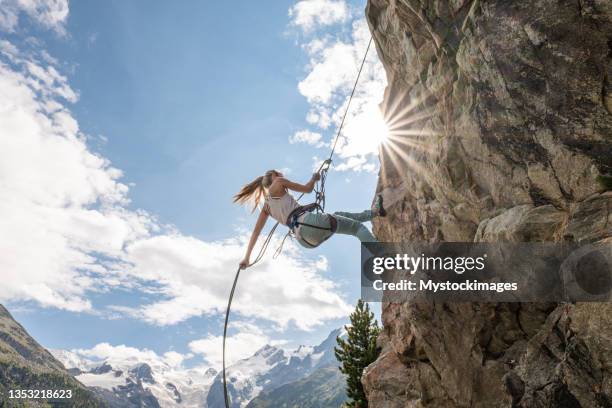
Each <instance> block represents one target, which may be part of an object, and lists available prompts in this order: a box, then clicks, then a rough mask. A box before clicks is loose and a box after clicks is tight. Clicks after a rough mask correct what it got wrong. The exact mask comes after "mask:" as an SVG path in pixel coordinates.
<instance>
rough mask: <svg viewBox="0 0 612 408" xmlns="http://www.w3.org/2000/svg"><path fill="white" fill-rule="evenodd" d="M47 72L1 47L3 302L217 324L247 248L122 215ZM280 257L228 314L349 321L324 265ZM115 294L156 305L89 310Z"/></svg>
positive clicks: (114, 181) (246, 281) (56, 78)
mask: <svg viewBox="0 0 612 408" xmlns="http://www.w3.org/2000/svg"><path fill="white" fill-rule="evenodd" d="M26 3H27V4H26ZM11 4H13V3H11ZM14 4H17V3H14ZM19 4H20V5H23V7H22V8H23V9H24V10H39V12H40V13H44V11H40V10H43V9H42V8H41V7H42V6H40V4H42V3H39V2H31V3H29V2H22V3H19ZM25 5H27V7H26V6H25ZM20 7H21V6H20ZM28 7H29V8H28ZM49 7H51V6H49ZM49 10H51V9H49ZM32 12H34V11H32ZM49 13H50V14H49V15H48V16H47V17H44V18H43V17H40V18H41V19H47V20H49V21H51V20H52V19H53V18H54V17H53V15H55V14H53V13H51V11H49ZM47 20H45V21H47ZM54 62H55V59H54V58H53V57H51V56H50V55H49V54H48V53H46V52H44V51H38V52H36V51H32V52H27V53H25V52H21V51H20V50H19V49H18V48H17V47H16V46H15V45H14V44H12V43H11V42H9V41H6V40H0V197H2V200H0V214H2V216H1V217H0V253H2V257H0V270H2V273H3V278H4V281H3V284H2V285H0V302H17V301H26V302H27V301H31V302H34V303H36V304H39V305H41V306H43V307H54V308H59V309H64V310H69V311H76V312H88V313H96V314H103V315H106V316H107V317H109V318H121V317H125V316H126V315H128V316H131V317H134V318H138V319H142V320H145V321H147V322H149V323H151V324H157V325H169V324H175V323H178V322H181V321H184V320H186V319H189V318H190V317H196V316H201V315H203V314H204V315H206V314H209V315H211V314H222V313H223V312H224V310H225V305H226V300H227V298H226V296H227V294H228V293H229V288H230V285H231V283H232V279H233V273H234V272H235V268H236V266H237V265H238V262H239V261H240V259H241V258H242V256H243V254H244V251H245V246H246V238H245V237H244V236H243V234H238V235H239V236H238V237H237V238H232V239H227V240H222V241H216V242H205V241H202V240H198V239H196V238H193V237H189V236H185V235H182V234H181V233H180V232H179V231H175V230H173V229H172V228H169V227H164V226H160V225H159V224H158V223H157V221H156V220H155V218H154V217H153V216H152V215H150V214H148V213H147V212H146V211H143V210H131V209H129V208H128V204H129V197H128V193H129V188H128V185H127V184H125V183H123V182H121V177H122V172H121V171H120V170H119V169H116V168H114V167H113V166H112V165H111V163H110V162H109V161H108V160H107V159H106V158H104V157H102V156H101V155H99V154H96V153H95V152H93V151H92V150H91V148H90V146H89V144H88V137H87V136H86V135H84V134H83V133H82V132H81V131H80V129H79V124H78V122H77V120H76V119H75V118H74V117H73V115H72V113H71V112H70V110H69V109H68V107H67V105H68V104H70V103H76V102H77V101H78V93H77V92H75V91H74V90H73V89H72V88H71V87H70V85H69V83H68V80H67V78H66V77H65V76H64V75H62V74H61V73H60V71H59V70H58V69H56V68H55V66H54V65H53V64H54ZM279 239H280V237H277V238H276V241H274V242H273V243H272V244H271V248H275V246H276V245H277V244H278V241H279ZM285 247H286V249H285V251H284V253H283V254H282V255H281V256H280V257H279V258H278V259H276V260H272V259H271V257H268V258H265V259H264V260H263V261H262V262H261V263H260V264H258V265H257V266H256V267H253V268H251V269H249V270H248V271H246V272H244V273H243V275H242V276H243V277H242V279H241V281H240V285H239V289H238V292H237V294H236V298H235V303H234V307H233V312H234V313H236V315H239V316H242V317H246V318H257V319H263V320H266V321H268V322H272V323H273V324H275V325H276V327H277V328H285V327H287V326H288V325H289V324H290V323H293V324H295V326H297V327H299V328H301V329H304V330H308V329H311V328H312V327H314V326H316V325H319V324H321V323H323V322H324V321H325V320H328V319H334V318H338V317H343V316H345V315H346V314H347V313H348V312H350V307H349V306H348V305H347V304H346V302H345V301H344V300H343V298H342V296H340V295H339V294H338V288H337V286H336V285H335V284H334V283H333V281H332V280H330V279H328V278H327V277H325V276H324V272H325V268H326V264H325V261H324V260H321V259H319V260H312V259H309V258H306V257H304V256H303V255H302V253H301V252H300V251H299V250H298V249H297V247H296V246H294V245H292V244H290V243H288V244H286V245H285ZM118 289H120V290H132V291H134V292H135V293H138V294H146V295H147V298H148V299H151V298H153V299H155V300H154V301H150V303H148V304H141V305H140V306H130V307H127V306H125V305H121V304H119V305H114V306H112V307H109V308H108V309H105V310H103V311H101V310H95V307H94V305H92V302H91V300H90V299H91V295H92V293H96V292H110V291H113V290H118ZM100 347H102V346H100Z"/></svg>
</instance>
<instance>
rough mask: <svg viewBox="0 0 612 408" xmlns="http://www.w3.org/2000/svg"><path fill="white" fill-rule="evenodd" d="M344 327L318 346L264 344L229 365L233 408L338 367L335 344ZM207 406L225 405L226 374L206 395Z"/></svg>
mask: <svg viewBox="0 0 612 408" xmlns="http://www.w3.org/2000/svg"><path fill="white" fill-rule="evenodd" d="M341 333H342V329H337V330H334V331H332V332H331V333H330V334H329V335H328V336H327V338H326V339H325V340H324V341H323V342H322V343H321V344H319V345H318V346H315V347H312V346H300V347H298V349H296V350H295V351H293V352H287V351H285V350H283V349H280V348H276V347H273V346H264V347H262V348H261V349H259V350H258V351H257V352H256V353H255V354H254V355H253V356H251V357H249V358H246V359H244V360H240V361H238V362H236V363H235V364H233V365H231V366H229V367H228V368H227V381H228V391H229V394H230V396H231V400H232V408H239V407H245V406H246V405H247V404H248V403H249V401H251V400H252V399H253V398H255V397H256V396H257V395H259V393H261V392H262V391H267V390H272V389H275V388H277V387H280V386H282V385H284V384H288V383H290V382H293V381H297V380H300V379H302V378H304V377H306V376H308V375H309V374H311V373H313V372H314V371H315V370H317V369H319V368H322V367H329V366H336V365H337V362H336V359H335V357H334V346H335V345H336V336H338V335H340V334H341ZM207 403H208V405H207V406H208V408H223V407H225V402H224V397H223V377H222V373H219V374H218V375H217V376H216V378H215V380H214V382H213V384H212V386H211V387H210V392H209V394H208V398H207Z"/></svg>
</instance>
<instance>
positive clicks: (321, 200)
mask: <svg viewBox="0 0 612 408" xmlns="http://www.w3.org/2000/svg"><path fill="white" fill-rule="evenodd" d="M371 45H372V37H370V41H369V42H368V47H367V48H366V51H365V54H364V55H363V59H362V60H361V65H360V66H359V71H358V72H357V78H355V83H354V84H353V90H352V91H351V95H350V96H349V98H348V102H347V104H346V109H345V110H344V115H342V120H341V121H340V126H338V132H336V136H335V138H334V143H333V145H332V148H331V151H330V153H329V157H328V158H327V159H326V160H324V161H323V163H321V165H320V166H319V169H318V170H317V173H319V174H320V175H321V178H320V179H319V181H318V182H317V183H316V186H315V195H316V201H315V202H316V203H317V204H318V205H319V207H318V208H317V211H319V208H320V211H324V210H325V181H326V179H327V172H328V170H329V168H330V167H331V163H332V157H333V156H334V153H335V151H336V146H337V144H338V139H340V136H341V134H342V128H343V127H344V121H345V120H346V116H347V114H348V112H349V108H350V106H351V101H352V100H353V96H354V95H355V90H356V89H357V84H358V83H359V77H360V76H361V71H363V66H364V65H365V61H366V58H367V56H368V52H369V51H370V46H371ZM304 194H305V193H302V194H300V196H299V197H298V198H297V201H300V199H301V198H302V197H304ZM278 224H279V222H278V221H277V222H276V224H274V226H273V227H272V229H271V230H270V232H269V233H268V236H267V237H266V239H265V240H264V242H263V244H262V245H261V248H260V249H259V253H258V254H257V256H256V257H255V260H254V261H253V262H251V263H250V264H249V265H248V267H251V266H253V265H255V264H256V263H258V262H259V261H260V260H261V259H262V258H263V256H264V254H265V253H266V250H267V249H268V245H269V244H270V241H272V236H273V235H274V232H275V231H276V227H278ZM290 232H291V231H289V232H288V233H287V234H286V235H285V237H284V238H283V240H282V242H281V245H280V246H279V247H278V249H277V250H276V251H275V253H274V256H273V257H274V258H276V257H277V256H278V255H280V253H281V251H282V249H283V244H284V243H285V239H287V237H288V236H289V234H290ZM240 270H241V268H240V267H238V270H236V276H235V277H234V284H233V285H232V290H231V291H230V295H229V299H228V302H227V309H226V311H225V324H224V326H223V395H224V397H225V407H226V408H230V398H229V393H228V392H227V379H226V373H225V340H226V338H227V325H228V323H229V316H230V310H231V307H232V300H233V299H234V292H235V291H236V285H237V284H238V277H239V276H240Z"/></svg>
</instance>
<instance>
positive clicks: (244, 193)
mask: <svg viewBox="0 0 612 408" xmlns="http://www.w3.org/2000/svg"><path fill="white" fill-rule="evenodd" d="M278 174H280V173H279V172H278V171H276V170H268V171H267V172H266V174H265V175H263V176H259V177H257V178H256V179H255V180H253V181H251V182H250V183H249V184H247V185H245V186H243V187H242V188H241V189H240V191H239V192H238V194H236V195H235V196H234V202H235V203H238V204H246V203H248V202H249V201H252V202H253V210H252V211H255V209H256V208H257V207H258V206H259V202H260V201H261V199H262V197H263V195H264V193H265V192H266V190H267V189H268V187H270V185H271V184H272V176H273V175H278Z"/></svg>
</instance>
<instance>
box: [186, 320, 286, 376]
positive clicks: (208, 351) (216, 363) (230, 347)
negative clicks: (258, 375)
mask: <svg viewBox="0 0 612 408" xmlns="http://www.w3.org/2000/svg"><path fill="white" fill-rule="evenodd" d="M232 329H238V330H239V331H238V332H235V330H232ZM232 331H234V333H231V332H232ZM275 343H276V344H278V342H274V341H272V339H270V337H268V335H266V334H265V333H264V332H263V331H262V330H261V329H259V328H258V327H257V326H255V325H252V324H249V323H244V322H240V323H236V324H232V325H230V334H229V335H228V337H227V340H226V346H225V347H226V353H227V355H226V359H227V360H226V365H228V366H229V365H231V364H233V363H235V362H236V361H238V360H241V359H244V358H247V357H250V356H251V355H253V354H254V353H255V352H256V351H257V350H259V349H260V348H262V347H263V346H265V345H266V344H275ZM189 349H190V350H191V352H192V353H194V354H200V355H202V357H203V358H204V359H205V360H206V361H207V362H208V363H209V364H210V365H212V366H213V367H221V365H222V358H223V336H214V335H208V336H206V337H204V338H202V339H198V340H194V341H192V342H190V343H189Z"/></svg>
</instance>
